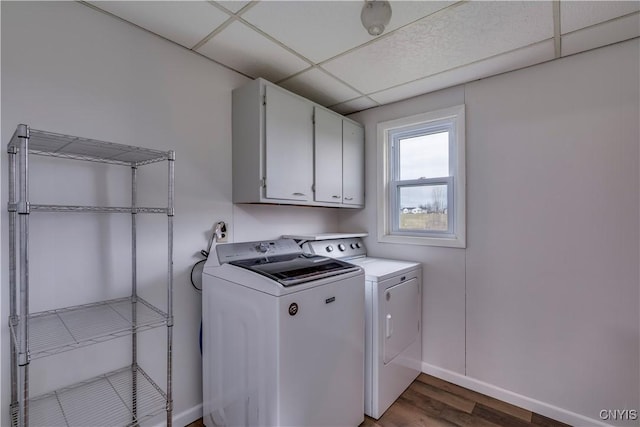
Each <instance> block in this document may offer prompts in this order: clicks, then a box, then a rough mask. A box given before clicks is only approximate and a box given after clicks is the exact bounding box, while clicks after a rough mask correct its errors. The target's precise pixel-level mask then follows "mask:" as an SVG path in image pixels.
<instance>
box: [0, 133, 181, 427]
mask: <svg viewBox="0 0 640 427" xmlns="http://www.w3.org/2000/svg"><path fill="white" fill-rule="evenodd" d="M7 151H8V154H9V156H8V158H9V168H8V170H9V180H8V181H9V200H8V211H9V264H10V268H9V283H10V316H9V328H10V332H11V335H10V336H11V408H10V409H11V421H12V425H13V426H14V427H27V426H82V427H85V426H109V427H112V426H134V425H137V424H138V423H140V422H142V421H144V420H146V419H149V418H151V417H154V416H156V415H158V414H160V413H162V412H163V411H166V416H167V421H166V424H167V426H171V424H172V412H173V400H172V392H171V388H172V341H173V336H172V332H173V216H174V207H173V205H174V161H175V155H174V152H173V151H159V150H151V149H146V148H140V147H133V146H129V145H122V144H115V143H112V142H105V141H97V140H93V139H87V138H79V137H75V136H69V135H62V134H57V133H52V132H46V131H41V130H36V129H31V128H30V127H29V126H27V125H24V124H20V125H18V127H17V129H16V131H15V133H14V134H13V137H12V138H11V141H10V142H9V144H8V146H7ZM30 155H42V156H50V157H59V158H66V159H75V160H83V161H90V162H100V163H108V164H113V165H123V166H129V167H130V168H131V205H130V206H124V207H122V206H78V205H43V204H32V203H30V201H29V156H30ZM162 161H166V162H167V164H168V173H167V175H168V183H167V184H168V185H167V206H166V207H140V206H137V173H138V167H139V166H142V165H147V164H151V163H157V162H162ZM39 212H62V213H76V212H77V213H128V214H130V215H131V245H132V248H131V249H132V251H131V253H132V260H131V263H132V268H131V270H132V277H131V294H130V295H128V296H126V297H123V298H118V299H112V300H108V301H98V302H93V303H90V304H84V305H79V306H73V307H65V308H58V309H55V310H49V311H43V312H38V313H30V312H29V288H30V284H29V215H30V214H31V213H39ZM138 214H165V215H166V216H167V222H168V233H167V245H168V259H167V304H166V310H161V309H160V308H158V307H154V306H153V305H151V304H150V303H148V302H147V301H145V300H144V299H142V298H141V297H140V296H138V294H137V283H136V282H137V267H136V265H137V260H136V234H137V232H136V231H137V230H136V216H137V215H138ZM161 326H166V328H167V343H166V351H167V359H166V360H167V384H166V388H165V389H164V391H163V389H162V388H161V387H159V386H158V385H157V384H156V383H155V382H154V381H153V380H152V379H151V378H150V377H149V375H147V374H146V373H145V371H144V370H143V369H142V368H141V367H140V366H139V365H138V362H137V359H138V356H137V352H138V344H137V334H138V333H139V332H142V331H144V330H147V329H151V328H157V327H161ZM127 335H130V336H131V343H132V346H131V347H132V352H131V353H132V354H131V364H130V365H128V366H125V367H123V368H121V369H119V370H117V371H113V372H109V373H105V374H102V375H99V376H97V377H95V378H91V379H88V380H86V381H82V382H80V383H78V384H74V385H70V386H68V387H64V388H62V389H59V390H56V391H53V392H50V393H47V394H44V395H40V396H34V397H32V396H30V393H29V364H30V362H31V361H32V360H35V359H39V358H45V357H47V356H51V355H54V354H58V353H61V352H65V351H70V350H74V349H76V348H80V347H84V346H88V345H92V344H96V343H100V342H104V341H108V340H111V339H114V338H118V337H123V336H127Z"/></svg>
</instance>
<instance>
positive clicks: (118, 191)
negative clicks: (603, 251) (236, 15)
mask: <svg viewBox="0 0 640 427" xmlns="http://www.w3.org/2000/svg"><path fill="white" fill-rule="evenodd" d="M1 7H2V9H1V11H2V26H1V29H2V132H1V134H2V144H3V147H4V146H5V144H6V143H8V141H9V138H10V137H11V135H12V133H13V131H14V130H15V127H16V125H17V124H18V123H27V124H29V125H31V126H32V127H33V128H35V129H43V130H49V131H52V132H60V133H65V134H71V135H78V136H83V137H88V138H95V139H103V140H107V141H114V142H119V143H123V144H131V145H139V146H144V147H149V148H157V149H162V150H169V149H173V150H175V151H176V165H175V168H176V217H175V250H174V270H175V277H174V281H175V295H174V312H175V328H174V347H173V354H174V383H173V384H174V414H175V415H176V416H177V417H178V418H177V420H176V422H177V424H178V425H184V424H187V423H189V422H191V421H193V420H195V419H196V418H198V417H200V416H201V412H200V405H201V403H202V392H201V390H202V387H201V384H202V379H201V368H200V367H201V358H200V350H199V344H198V331H199V327H200V310H201V309H200V307H201V299H200V295H199V294H197V293H196V292H195V291H194V290H193V289H192V288H191V285H190V284H189V272H190V269H191V266H192V265H193V263H194V262H196V261H197V260H199V259H200V258H199V256H197V253H198V252H199V251H200V249H203V248H205V247H206V244H207V239H208V237H209V233H210V230H211V227H212V224H213V223H214V222H215V221H219V220H225V221H227V222H229V224H230V238H231V240H232V241H233V240H234V239H235V240H249V239H263V238H264V239H268V238H274V237H278V236H280V235H281V234H284V233H292V232H296V233H301V232H307V233H309V232H320V231H330V230H331V231H333V230H335V229H336V228H337V214H336V212H335V210H331V209H319V208H299V207H286V206H262V207H261V206H241V205H238V206H233V204H232V203H231V90H232V89H233V88H235V87H238V86H240V85H242V84H244V83H245V82H247V81H248V79H247V78H246V77H243V76H241V75H239V74H236V73H235V72H232V71H230V70H228V69H225V68H223V67H221V66H218V65H216V64H215V63H213V62H211V61H210V60H208V59H205V58H203V57H200V56H198V55H197V54H194V53H192V52H189V51H187V50H186V49H184V48H182V47H179V46H177V45H175V44H173V43H170V42H168V41H166V40H163V39H160V38H158V37H156V36H153V35H152V34H150V33H148V32H145V31H143V30H140V29H139V28H136V27H134V26H132V25H130V24H127V23H124V22H122V21H119V20H117V19H113V18H111V17H109V16H107V15H105V14H102V13H100V12H97V11H95V10H93V9H91V8H89V7H86V6H83V5H81V4H79V3H76V2H42V3H36V2H2V3H1ZM1 160H2V162H1V168H2V173H1V175H0V180H2V206H6V201H7V199H6V197H7V191H6V188H5V187H6V176H7V175H6V161H7V160H6V150H5V149H2V159H1ZM47 160H49V161H47ZM78 163H79V162H74V161H71V162H69V161H67V162H65V161H62V163H61V161H60V160H57V161H52V160H51V159H46V158H41V157H40V158H34V159H33V161H32V165H31V166H32V168H31V172H32V174H31V178H32V182H33V185H32V186H31V196H32V200H34V201H35V203H85V204H93V203H96V204H110V205H116V206H118V205H123V204H127V203H128V200H129V195H128V192H127V191H128V188H129V186H130V184H129V175H130V171H129V170H125V169H127V168H123V170H121V169H118V168H115V169H114V168H109V167H103V165H95V164H90V165H85V164H78ZM148 168H150V169H149V170H148V171H147V169H146V168H144V167H143V168H141V170H140V186H141V188H140V194H139V196H140V198H141V201H140V204H141V205H144V203H145V201H149V203H150V204H152V205H162V204H163V203H166V202H165V200H166V199H165V197H166V196H165V194H164V193H163V187H164V183H165V180H166V178H165V177H166V171H165V165H162V168H160V169H157V168H156V167H155V166H149V167H148ZM156 179H160V180H161V181H160V182H161V183H162V185H156V184H155V183H154V181H155V180H156ZM6 215H7V214H6V209H4V208H3V209H2V216H1V221H2V269H1V271H2V290H1V292H2V295H1V300H2V305H1V313H0V319H3V320H2V327H1V328H0V330H1V336H2V345H1V351H0V353H1V355H2V357H1V359H2V381H1V383H2V384H1V385H0V386H1V390H2V401H1V402H0V406H1V408H2V418H1V419H0V424H2V425H8V424H9V422H8V416H9V415H8V407H9V399H10V395H9V336H8V328H7V320H6V319H7V316H8V294H9V290H8V289H9V287H8V268H7V266H8V253H7V247H8V246H7V245H8V243H7V242H8V240H7V230H6V227H7V226H6V223H7V221H6V219H7V216H6ZM129 221H130V220H129V219H128V218H126V216H107V215H98V216H95V215H85V214H82V215H81V214H77V215H59V214H39V215H38V214H32V215H31V221H30V222H31V232H32V237H33V244H32V246H31V273H32V278H31V283H32V291H31V309H32V310H33V311H38V310H49V309H52V308H59V307H65V306H69V305H73V304H81V303H87V302H93V301H96V300H101V299H103V298H113V297H120V296H124V295H126V294H127V291H128V289H129V282H130V279H129V277H130V268H129V263H130V261H129V260H130V255H129V254H130V251H129V235H130V233H129V228H130V225H129ZM139 222H140V229H141V230H140V231H141V233H140V234H141V236H140V242H139V253H140V259H141V268H140V271H139V279H140V280H139V282H140V283H139V287H140V292H141V293H142V294H143V296H145V297H146V298H148V299H150V300H151V301H152V302H156V303H158V304H160V305H161V306H162V305H163V304H165V294H164V286H163V283H162V281H163V280H164V277H165V271H166V267H165V265H166V264H165V259H166V258H165V256H166V255H165V253H166V252H163V250H164V247H166V246H165V245H166V237H165V229H166V219H165V218H151V219H149V217H148V216H147V217H142V218H140V219H139ZM164 337H165V331H164V329H162V330H160V329H158V330H154V331H148V332H145V333H143V334H141V336H140V340H141V343H142V344H143V347H144V348H143V349H142V350H141V364H142V366H143V368H144V369H145V370H147V371H148V372H149V373H150V374H152V375H154V377H155V378H158V379H159V380H160V384H164V373H165V368H164V367H165V364H164V363H165V362H164V357H165V351H164V350H163V347H161V346H162V344H163V343H164V340H165V338H164ZM147 344H149V345H150V347H146V345H147ZM157 346H160V347H157ZM157 349H160V350H157ZM129 354H130V353H129V339H119V340H116V341H112V342H109V343H104V344H99V345H96V346H93V347H88V348H86V349H82V350H76V351H74V352H70V353H63V354H61V355H59V356H55V357H51V358H47V359H40V360H36V361H34V362H33V363H32V364H31V380H32V390H31V391H32V392H33V393H34V394H38V393H40V392H43V391H49V390H51V389H54V388H56V387H60V386H64V385H68V384H69V383H72V382H74V381H76V380H80V379H86V378H89V377H91V376H93V375H97V374H100V373H104V372H107V371H108V370H110V369H115V368H118V367H120V366H124V365H125V364H126V363H127V362H128V361H129V356H128V355H129ZM87 361H90V363H87ZM155 421H162V420H161V419H160V420H153V421H152V422H151V423H154V422H155ZM181 423H182V424H181Z"/></svg>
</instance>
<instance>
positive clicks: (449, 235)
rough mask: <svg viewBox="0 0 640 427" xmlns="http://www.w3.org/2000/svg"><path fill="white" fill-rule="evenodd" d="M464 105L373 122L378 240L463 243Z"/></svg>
mask: <svg viewBox="0 0 640 427" xmlns="http://www.w3.org/2000/svg"><path fill="white" fill-rule="evenodd" d="M464 136H465V134H464V105H461V106H457V107H452V108H448V109H445V110H439V111H434V112H431V113H425V114H419V115H417V116H412V117H407V118H403V119H397V120H392V121H388V122H383V123H379V124H378V149H379V154H380V156H379V159H380V164H379V170H381V171H383V172H384V173H382V174H381V176H380V181H379V185H378V193H379V194H378V200H379V206H378V207H379V209H378V212H379V213H380V214H381V215H380V216H379V219H378V240H379V241H381V242H394V243H414V244H424V245H437V246H452V247H465V173H464V172H465V171H464V164H465V160H464V159H465V157H464V154H465V153H464Z"/></svg>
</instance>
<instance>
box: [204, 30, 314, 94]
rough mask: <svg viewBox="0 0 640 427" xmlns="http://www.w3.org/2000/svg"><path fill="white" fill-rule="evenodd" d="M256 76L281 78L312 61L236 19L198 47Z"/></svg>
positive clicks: (272, 78) (215, 57) (270, 78)
mask: <svg viewBox="0 0 640 427" xmlns="http://www.w3.org/2000/svg"><path fill="white" fill-rule="evenodd" d="M197 51H198V52H199V53H201V54H203V55H204V56H206V57H208V58H211V59H213V60H215V61H217V62H220V63H222V64H225V65H227V66H229V67H231V68H233V69H235V70H238V71H240V72H242V73H244V74H247V75H249V76H252V77H254V78H255V77H264V78H265V79H267V80H270V81H277V80H280V79H282V78H284V77H287V76H289V75H291V74H294V73H297V72H299V71H301V70H303V69H305V68H307V67H308V66H309V64H308V63H307V62H305V61H303V60H302V59H300V58H298V57H297V56H296V55H294V54H292V53H291V52H289V51H288V50H286V49H284V48H283V47H282V46H280V45H278V44H277V43H274V42H273V41H271V40H269V39H267V38H266V37H263V36H262V35H261V34H259V33H257V32H256V31H254V30H253V29H251V28H249V27H247V26H246V25H244V24H243V23H241V22H237V21H236V22H233V23H232V24H231V25H229V26H228V27H227V28H225V29H224V30H222V31H221V32H220V33H218V34H216V35H215V36H214V37H213V38H211V40H209V41H208V42H207V43H205V44H204V45H202V46H201V47H200V48H198V50H197Z"/></svg>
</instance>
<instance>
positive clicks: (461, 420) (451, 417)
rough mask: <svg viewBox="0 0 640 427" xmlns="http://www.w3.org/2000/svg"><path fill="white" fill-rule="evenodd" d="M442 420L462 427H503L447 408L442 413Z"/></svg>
mask: <svg viewBox="0 0 640 427" xmlns="http://www.w3.org/2000/svg"><path fill="white" fill-rule="evenodd" d="M440 418H442V419H444V420H447V421H451V422H452V423H454V424H455V425H457V426H460V427H502V426H500V425H498V424H495V423H492V422H491V421H488V420H485V419H484V418H480V417H477V416H474V415H472V414H467V413H466V412H462V411H457V410H455V409H453V408H445V409H444V410H443V411H442V412H441V413H440Z"/></svg>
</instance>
